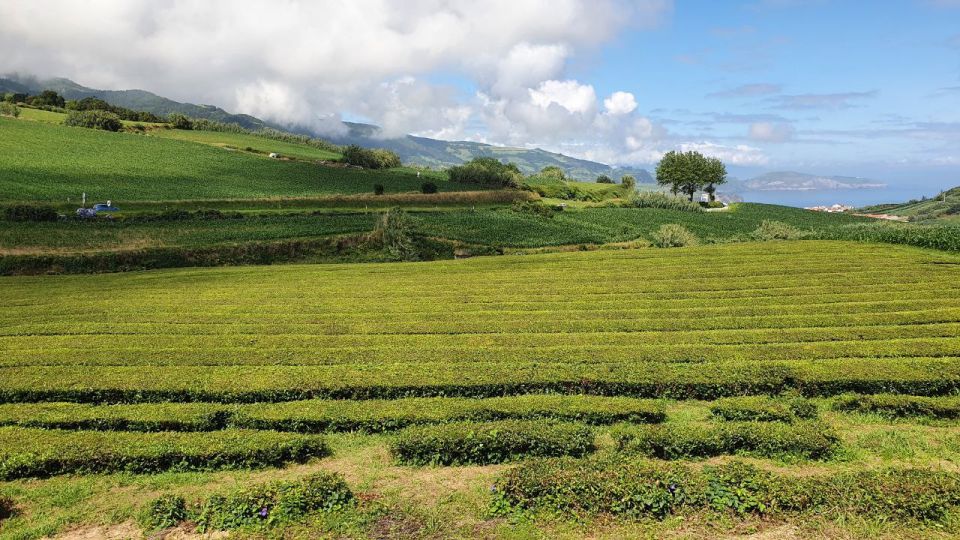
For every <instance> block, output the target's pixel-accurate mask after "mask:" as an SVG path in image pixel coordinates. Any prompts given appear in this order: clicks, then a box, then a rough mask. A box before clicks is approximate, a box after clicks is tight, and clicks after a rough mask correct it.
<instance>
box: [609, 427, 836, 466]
mask: <svg viewBox="0 0 960 540" xmlns="http://www.w3.org/2000/svg"><path fill="white" fill-rule="evenodd" d="M614 439H616V441H617V444H618V447H619V448H620V449H621V450H626V451H629V452H636V453H639V454H643V455H647V456H653V457H657V458H660V459H680V458H685V457H710V456H719V455H725V454H739V453H749V454H753V455H758V456H764V457H782V456H797V457H802V458H806V459H825V458H828V457H830V456H831V455H832V454H833V453H834V451H835V450H836V449H837V447H838V445H839V443H840V439H839V437H837V435H836V434H835V433H834V432H833V430H832V429H830V428H829V427H828V426H826V425H825V424H821V423H818V422H795V423H793V424H782V423H778V422H724V423H721V424H686V425H683V424H680V425H674V424H664V425H657V426H631V427H624V428H620V429H618V430H616V431H615V432H614Z"/></svg>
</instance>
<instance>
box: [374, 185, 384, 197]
mask: <svg viewBox="0 0 960 540" xmlns="http://www.w3.org/2000/svg"><path fill="white" fill-rule="evenodd" d="M373 194H374V195H383V184H374V185H373Z"/></svg>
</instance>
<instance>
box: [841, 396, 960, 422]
mask: <svg viewBox="0 0 960 540" xmlns="http://www.w3.org/2000/svg"><path fill="white" fill-rule="evenodd" d="M833 409H834V410H836V411H845V412H861V413H876V414H880V415H883V416H886V417H889V418H909V417H927V418H960V397H957V396H950V397H923V396H903V395H895V394H875V395H866V396H861V395H850V396H839V397H838V398H837V399H836V400H835V401H834V402H833Z"/></svg>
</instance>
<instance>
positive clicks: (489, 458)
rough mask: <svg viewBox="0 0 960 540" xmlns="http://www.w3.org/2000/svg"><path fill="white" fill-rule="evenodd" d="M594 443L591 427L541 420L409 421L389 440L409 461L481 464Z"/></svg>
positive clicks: (572, 452)
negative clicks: (431, 423)
mask: <svg viewBox="0 0 960 540" xmlns="http://www.w3.org/2000/svg"><path fill="white" fill-rule="evenodd" d="M593 449H594V444H593V432H592V431H591V430H590V428H587V427H585V426H581V425H576V424H564V423H559V422H552V421H544V420H539V421H538V420H505V421H502V422H485V423H474V422H463V423H452V424H440V425H434V426H419V427H412V428H408V429H405V430H404V431H402V432H400V434H399V435H398V436H397V437H396V438H395V439H394V440H393V441H392V442H391V443H390V452H391V453H392V454H393V456H394V457H395V458H396V459H397V461H398V462H400V463H403V464H410V465H430V464H436V465H461V464H479V465H483V464H489V463H502V462H506V461H512V460H516V459H520V458H525V457H534V456H539V457H550V456H564V455H569V456H582V455H584V454H587V453H588V452H592V451H593Z"/></svg>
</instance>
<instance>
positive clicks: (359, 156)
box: [342, 144, 400, 169]
mask: <svg viewBox="0 0 960 540" xmlns="http://www.w3.org/2000/svg"><path fill="white" fill-rule="evenodd" d="M342 153H343V160H344V161H345V162H347V163H349V164H350V165H356V166H357V167H363V168H364V169H390V168H393V167H399V166H400V156H399V155H397V153H396V152H392V151H390V150H385V149H383V148H372V149H371V148H362V147H360V146H357V145H355V144H351V145H350V146H347V147H345V148H343V150H342Z"/></svg>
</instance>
